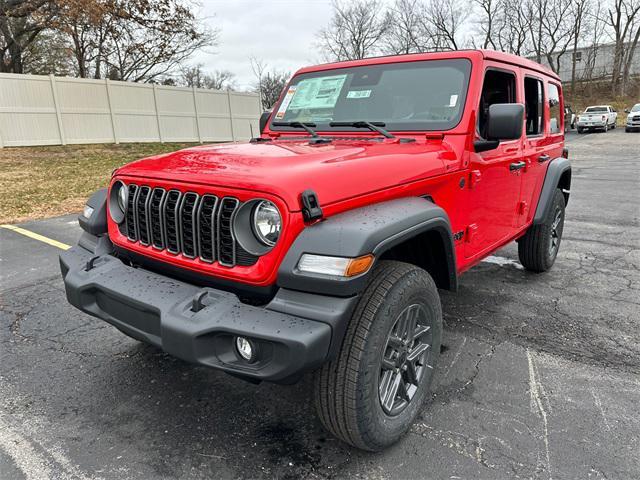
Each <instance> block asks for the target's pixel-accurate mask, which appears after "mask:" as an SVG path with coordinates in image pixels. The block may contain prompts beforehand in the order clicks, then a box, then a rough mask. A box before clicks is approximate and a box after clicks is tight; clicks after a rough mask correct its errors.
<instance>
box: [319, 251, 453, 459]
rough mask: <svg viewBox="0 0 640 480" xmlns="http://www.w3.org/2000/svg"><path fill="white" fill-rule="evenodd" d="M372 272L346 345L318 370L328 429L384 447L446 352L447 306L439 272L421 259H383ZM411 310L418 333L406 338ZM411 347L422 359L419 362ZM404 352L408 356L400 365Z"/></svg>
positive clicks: (359, 443) (402, 428)
mask: <svg viewBox="0 0 640 480" xmlns="http://www.w3.org/2000/svg"><path fill="white" fill-rule="evenodd" d="M371 277H372V278H371V280H370V282H369V285H368V286H367V288H366V290H365V291H364V293H363V294H362V297H361V299H360V301H359V303H358V305H357V307H356V309H355V311H354V313H353V315H352V317H351V321H350V323H349V326H348V328H347V332H346V334H345V338H344V340H343V343H342V347H341V349H340V352H339V353H338V354H337V356H336V358H335V359H334V360H332V361H330V362H328V363H326V364H325V365H324V366H323V367H322V368H321V369H319V370H318V371H317V372H316V374H315V379H314V383H315V385H314V390H315V391H314V396H315V406H316V410H317V412H318V416H319V417H320V421H321V422H322V424H323V425H324V427H325V428H326V429H327V430H328V431H330V432H331V433H332V434H333V435H335V436H336V437H338V438H339V439H341V440H343V441H344V442H346V443H348V444H350V445H352V446H354V447H356V448H360V449H363V450H369V451H379V450H382V449H384V448H386V447H388V446H389V445H392V444H393V443H395V442H396V441H397V440H398V439H400V438H401V437H402V436H403V435H404V434H405V433H406V432H407V430H409V428H410V427H411V425H412V424H413V422H414V420H415V418H416V416H417V415H418V414H419V413H420V410H421V407H422V405H423V403H424V400H425V399H426V397H427V394H428V392H429V388H430V385H431V381H432V379H433V371H434V369H435V367H436V364H437V361H438V357H439V355H440V342H441V337H442V309H441V306H440V297H439V296H438V290H437V288H436V286H435V283H434V282H433V279H432V278H431V276H430V275H429V274H428V273H427V272H426V271H424V270H422V269H420V268H418V267H415V266H413V265H410V264H407V263H402V262H396V261H381V262H380V263H379V264H378V265H377V266H376V267H375V269H374V271H373V272H372V274H371ZM410 314H411V315H413V316H414V318H416V321H415V326H416V327H415V328H414V329H413V333H414V334H415V335H416V336H415V339H414V340H413V341H412V342H411V343H409V342H408V341H405V342H400V339H401V338H403V337H404V338H408V337H407V336H404V335H402V332H401V331H402V330H404V332H408V331H410V330H411V328H401V326H403V325H406V324H407V322H405V321H403V319H407V317H406V316H407V315H410ZM403 315H404V316H403ZM408 323H409V324H411V322H410V321H409V322H408ZM426 327H429V328H428V329H427V328H426ZM424 345H427V347H424ZM423 348H424V351H423V353H421V354H420V355H419V356H418V355H417V353H418V352H419V351H420V349H423ZM412 353H413V354H414V356H416V357H417V359H418V360H416V361H415V363H412V364H413V365H414V367H413V369H412V368H410V367H409V365H408V363H411V361H410V357H411V354H412ZM396 354H397V356H396ZM383 360H384V362H383ZM403 360H406V361H407V364H406V365H403V366H402V367H399V368H398V366H399V365H400V364H402V362H403ZM412 373H413V374H414V375H415V377H412V376H411V375H412ZM412 378H413V379H416V380H415V381H414V383H410V379H412ZM396 380H399V381H398V382H396ZM396 384H397V385H398V386H395V385H396ZM385 387H388V388H385ZM394 387H395V388H394ZM403 392H404V393H405V395H406V396H403V395H402V393H403ZM385 394H386V395H385ZM381 396H382V397H383V398H384V400H383V399H381ZM383 403H385V405H386V406H383Z"/></svg>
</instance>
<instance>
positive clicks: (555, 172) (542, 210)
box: [533, 157, 571, 225]
mask: <svg viewBox="0 0 640 480" xmlns="http://www.w3.org/2000/svg"><path fill="white" fill-rule="evenodd" d="M567 172H568V173H567ZM563 176H565V182H566V184H564V185H561V184H560V181H561V179H562V178H563ZM558 187H561V188H562V189H563V193H564V198H565V202H566V203H569V191H570V189H571V162H570V161H569V159H567V158H564V157H559V158H555V159H553V160H552V161H551V162H550V163H549V166H548V167H547V174H546V175H545V177H544V183H543V185H542V190H541V192H540V198H539V199H538V206H537V207H536V213H535V215H534V217H533V224H534V225H540V224H541V223H543V222H544V219H545V218H546V216H547V213H548V212H549V209H550V208H551V203H552V201H553V195H554V193H555V191H556V188H558Z"/></svg>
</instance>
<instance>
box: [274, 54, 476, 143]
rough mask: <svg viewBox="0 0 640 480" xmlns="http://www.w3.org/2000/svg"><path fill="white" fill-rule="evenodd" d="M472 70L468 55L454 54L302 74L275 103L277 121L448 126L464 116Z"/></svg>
mask: <svg viewBox="0 0 640 480" xmlns="http://www.w3.org/2000/svg"><path fill="white" fill-rule="evenodd" d="M470 71H471V62H470V61H469V60H467V59H455V60H428V61H421V62H406V63H393V64H385V65H365V66H362V67H353V68H342V69H335V70H326V71H321V72H311V73H305V74H301V75H298V76H296V77H295V78H294V79H293V80H292V82H291V84H290V85H289V87H288V88H287V91H286V93H285V95H284V97H283V99H282V101H281V102H280V103H279V104H278V105H276V107H275V111H276V114H275V115H273V116H272V121H274V122H310V123H315V124H316V127H314V129H315V130H318V131H362V129H356V128H353V127H331V126H330V125H329V123H330V122H355V121H367V122H384V123H385V125H386V126H385V128H386V129H387V130H392V131H393V130H395V131H412V130H413V131H415V130H418V131H421V130H449V129H451V128H453V127H455V126H456V125H457V124H458V122H460V118H461V117H462V112H463V109H464V103H465V99H466V95H467V86H468V83H469V73H470ZM270 128H271V129H272V130H276V131H279V130H286V131H294V130H296V129H294V128H291V127H282V126H278V127H274V126H273V125H271V126H270ZM298 131H299V130H298Z"/></svg>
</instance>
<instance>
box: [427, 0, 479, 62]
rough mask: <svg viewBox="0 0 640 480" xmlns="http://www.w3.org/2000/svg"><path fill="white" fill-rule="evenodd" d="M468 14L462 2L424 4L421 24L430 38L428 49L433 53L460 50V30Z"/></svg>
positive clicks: (446, 0) (444, 0) (449, 0)
mask: <svg viewBox="0 0 640 480" xmlns="http://www.w3.org/2000/svg"><path fill="white" fill-rule="evenodd" d="M470 13H471V10H470V8H469V6H468V4H467V2H465V1H464V0H431V1H430V2H429V3H428V4H426V7H425V9H424V13H423V15H422V16H421V23H422V28H423V29H424V31H425V32H426V36H427V37H428V38H430V44H429V45H428V48H429V49H431V50H435V51H442V50H458V49H460V48H462V46H463V42H464V40H463V39H462V38H461V30H462V26H463V25H464V24H465V22H466V20H467V18H468V17H469V15H470Z"/></svg>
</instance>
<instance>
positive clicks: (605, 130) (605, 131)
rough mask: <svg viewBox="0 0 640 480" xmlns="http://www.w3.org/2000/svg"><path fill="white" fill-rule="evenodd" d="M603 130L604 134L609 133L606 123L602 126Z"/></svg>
mask: <svg viewBox="0 0 640 480" xmlns="http://www.w3.org/2000/svg"><path fill="white" fill-rule="evenodd" d="M603 130H604V133H607V132H608V131H609V124H608V123H605V124H604V129H603Z"/></svg>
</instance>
